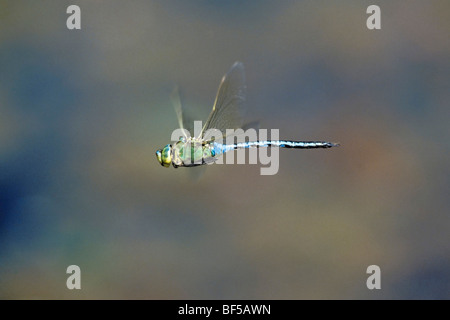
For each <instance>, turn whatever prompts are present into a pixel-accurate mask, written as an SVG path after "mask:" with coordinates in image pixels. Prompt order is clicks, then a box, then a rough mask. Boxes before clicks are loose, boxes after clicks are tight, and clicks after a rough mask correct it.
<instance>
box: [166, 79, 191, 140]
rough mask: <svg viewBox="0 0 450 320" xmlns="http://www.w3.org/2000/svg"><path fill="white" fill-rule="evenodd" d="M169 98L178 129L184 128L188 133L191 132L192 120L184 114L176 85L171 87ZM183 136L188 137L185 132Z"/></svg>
mask: <svg viewBox="0 0 450 320" xmlns="http://www.w3.org/2000/svg"><path fill="white" fill-rule="evenodd" d="M170 100H171V101H172V104H173V107H174V109H175V113H176V114H177V119H178V125H179V127H180V129H185V130H187V131H189V133H190V134H193V133H194V130H193V127H192V126H193V121H191V119H190V118H189V117H187V116H186V112H184V111H183V105H182V104H181V98H180V92H179V90H178V86H176V87H175V88H174V89H173V91H172V94H171V95H170ZM185 138H188V137H187V135H186V134H185Z"/></svg>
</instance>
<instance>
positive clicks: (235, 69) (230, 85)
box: [200, 62, 246, 139]
mask: <svg viewBox="0 0 450 320" xmlns="http://www.w3.org/2000/svg"><path fill="white" fill-rule="evenodd" d="M245 94H246V87H245V71H244V65H243V64H242V63H241V62H236V63H234V64H233V66H232V67H231V69H230V71H228V73H227V74H226V75H225V76H223V78H222V81H221V83H220V86H219V90H218V92H217V96H216V100H215V102H214V106H213V109H212V111H211V113H210V115H209V117H208V120H206V123H205V125H204V126H203V129H202V132H201V134H200V137H203V138H205V137H204V134H205V133H206V132H207V131H208V129H217V130H220V131H221V132H222V134H223V135H224V136H225V135H226V129H237V128H241V126H242V119H243V118H244V115H245V111H246V106H245ZM205 139H206V138H205Z"/></svg>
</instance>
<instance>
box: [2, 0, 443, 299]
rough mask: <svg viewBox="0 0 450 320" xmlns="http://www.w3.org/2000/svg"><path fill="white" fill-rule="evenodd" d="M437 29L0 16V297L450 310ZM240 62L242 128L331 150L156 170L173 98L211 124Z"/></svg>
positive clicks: (156, 9) (387, 17) (223, 14)
mask: <svg viewBox="0 0 450 320" xmlns="http://www.w3.org/2000/svg"><path fill="white" fill-rule="evenodd" d="M71 4H76V5H79V6H80V8H81V30H68V29H67V28H66V20H67V18H68V16H69V15H68V14H67V13H66V9H67V7H68V6H69V5H71ZM371 4H377V5H379V6H380V7H381V26H382V28H381V30H374V31H371V30H368V29H367V27H366V19H367V18H368V16H369V15H368V14H366V9H367V7H368V6H369V5H371ZM449 11H450V3H449V2H448V1H445V0H442V1H438V0H432V1H419V0H416V1H408V2H407V3H406V2H404V1H339V2H337V1H249V2H246V3H241V2H240V1H226V2H225V1H206V0H202V1H181V0H176V1H126V2H125V1H119V0H114V1H112V0H111V1H81V0H79V1H56V0H47V1H24V0H21V1H2V2H1V3H0V298H2V299H55V298H56V299H449V298H450V235H449V228H450V218H449V206H450V198H449V191H450V167H449V161H450V131H449V120H450V118H449V116H450V112H449V103H448V101H449V100H450V94H449V93H450V90H449V88H450V60H449V55H450V41H449V37H448V35H449V30H450V20H449V19H448V12H449ZM236 60H239V61H242V62H243V63H244V64H245V67H246V75H247V86H248V120H259V121H260V122H261V127H262V128H269V129H270V128H277V129H280V137H281V138H286V139H293V140H328V141H338V142H340V143H341V147H339V148H333V149H330V150H280V168H279V171H278V174H276V175H273V176H261V175H260V165H213V166H208V168H207V170H206V172H205V174H204V175H203V176H202V177H201V179H199V180H197V181H194V180H192V178H191V176H190V175H189V172H188V171H189V168H179V169H173V168H169V169H166V168H163V167H161V166H160V164H159V163H158V162H157V160H156V157H155V151H156V149H159V148H161V147H163V146H164V145H165V144H167V143H170V135H171V133H172V130H173V129H175V128H176V127H177V120H176V115H175V112H174V110H173V107H172V105H171V102H170V99H169V96H170V93H171V91H172V89H173V88H174V86H175V85H179V86H180V88H181V91H182V93H183V102H184V104H185V105H186V106H187V107H188V108H190V109H191V110H192V112H194V113H195V114H196V115H198V116H199V118H198V119H199V120H202V119H203V120H204V119H206V117H207V115H208V114H209V112H210V110H211V107H212V104H213V101H214V98H215V94H216V91H217V88H218V85H219V82H220V79H221V77H222V76H223V74H225V72H226V71H227V70H228V69H229V68H230V67H231V65H232V64H233V62H235V61H236ZM72 264H75V265H78V266H80V268H81V287H82V289H81V290H68V289H67V288H66V279H67V277H68V275H67V274H66V268H67V267H68V266H69V265H72ZM372 264H375V265H378V266H380V268H381V290H368V289H367V287H366V280H367V277H368V276H369V275H368V274H366V269H367V267H368V266H369V265H372Z"/></svg>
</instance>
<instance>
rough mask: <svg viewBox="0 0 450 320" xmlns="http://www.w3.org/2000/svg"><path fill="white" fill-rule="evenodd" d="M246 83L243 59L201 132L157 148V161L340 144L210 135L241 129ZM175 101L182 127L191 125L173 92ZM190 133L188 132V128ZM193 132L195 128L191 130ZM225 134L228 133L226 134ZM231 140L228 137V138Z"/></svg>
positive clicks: (193, 161)
mask: <svg viewBox="0 0 450 320" xmlns="http://www.w3.org/2000/svg"><path fill="white" fill-rule="evenodd" d="M245 98H246V86H245V71H244V65H243V64H242V63H241V62H236V63H234V64H233V66H232V67H231V69H230V70H229V71H228V72H227V73H226V74H225V75H224V76H223V78H222V81H221V83H220V86H219V90H218V92H217V95H216V99H215V102H214V106H213V108H212V111H211V113H210V115H209V117H208V119H207V120H206V122H205V124H204V126H203V128H202V130H201V132H200V134H199V135H198V136H196V137H191V136H190V135H188V134H186V131H183V132H184V136H182V137H181V138H180V139H179V141H177V142H176V143H175V144H174V145H171V144H168V145H166V146H165V147H164V148H162V149H159V150H157V151H156V157H157V159H158V162H159V163H160V164H161V165H162V166H163V167H170V165H171V164H172V166H173V167H174V168H178V167H193V166H200V165H205V164H211V163H214V162H215V161H217V160H218V159H219V157H220V156H221V155H223V154H224V153H225V152H228V151H231V150H236V149H245V148H253V147H280V148H294V149H315V148H331V147H337V146H339V144H337V143H331V142H326V141H292V140H264V141H247V142H240V143H231V144H226V143H222V142H221V141H220V139H215V138H214V137H211V135H210V134H208V133H210V132H211V130H219V131H216V132H222V133H223V132H226V131H227V129H242V128H245V126H243V121H242V119H243V115H244V113H245V111H246V105H245ZM172 100H173V101H172V102H173V103H174V106H175V111H176V114H177V118H178V124H179V126H180V128H181V129H183V130H185V129H187V128H189V126H190V125H189V122H188V121H186V119H184V118H183V110H182V106H181V102H180V99H179V96H178V95H177V94H176V95H172ZM188 132H189V131H188ZM190 132H192V131H190ZM223 137H225V135H223ZM227 140H228V139H227Z"/></svg>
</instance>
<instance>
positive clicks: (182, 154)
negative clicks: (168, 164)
mask: <svg viewBox="0 0 450 320" xmlns="http://www.w3.org/2000/svg"><path fill="white" fill-rule="evenodd" d="M172 152H173V153H172V165H173V166H174V167H175V168H176V167H192V166H199V165H202V164H207V163H210V162H214V161H215V160H216V158H215V157H214V156H215V155H216V152H215V148H214V142H213V141H202V140H198V139H194V138H190V139H188V140H186V141H184V140H180V141H178V142H176V143H175V144H174V145H173V147H172Z"/></svg>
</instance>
